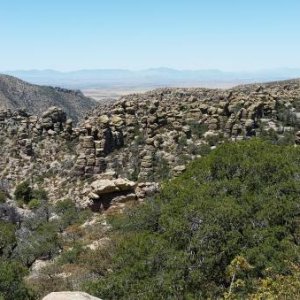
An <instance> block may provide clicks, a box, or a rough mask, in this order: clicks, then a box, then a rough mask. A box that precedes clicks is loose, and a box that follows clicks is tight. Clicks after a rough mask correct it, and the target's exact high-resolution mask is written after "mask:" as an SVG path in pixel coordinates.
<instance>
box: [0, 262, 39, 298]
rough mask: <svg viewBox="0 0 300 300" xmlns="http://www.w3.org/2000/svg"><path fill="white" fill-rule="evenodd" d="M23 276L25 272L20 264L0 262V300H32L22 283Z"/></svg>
mask: <svg viewBox="0 0 300 300" xmlns="http://www.w3.org/2000/svg"><path fill="white" fill-rule="evenodd" d="M25 275H27V270H26V269H25V268H24V267H23V266H22V265H21V264H20V263H18V262H16V261H4V260H0V299H1V298H2V299H5V300H29V299H34V297H33V296H32V295H30V292H29V291H28V289H27V288H26V286H25V284H24V282H23V277H24V276H25Z"/></svg>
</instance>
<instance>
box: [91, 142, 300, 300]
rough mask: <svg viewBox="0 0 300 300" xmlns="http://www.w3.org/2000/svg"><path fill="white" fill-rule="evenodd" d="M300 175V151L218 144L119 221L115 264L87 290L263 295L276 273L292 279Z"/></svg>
mask: <svg viewBox="0 0 300 300" xmlns="http://www.w3.org/2000/svg"><path fill="white" fill-rule="evenodd" d="M299 174H300V149H299V148H295V147H290V146H277V145H272V144H270V143H267V142H263V141H260V140H257V139H253V140H250V141H244V142H238V143H226V144H224V145H221V146H220V147H218V148H217V149H216V150H215V151H213V152H211V153H210V154H209V155H208V156H206V157H204V158H202V159H199V160H196V161H194V162H192V163H191V164H190V165H189V167H188V169H187V171H186V172H185V173H184V174H183V175H182V176H180V177H179V178H176V179H174V180H172V181H170V182H168V183H166V184H165V185H164V186H163V188H162V191H161V193H160V194H159V195H158V196H157V197H156V198H154V199H150V200H148V201H147V202H146V203H145V204H143V205H141V206H139V207H138V208H136V209H134V210H130V211H129V212H128V213H127V214H126V215H124V216H119V217H118V218H116V219H115V220H113V226H114V230H115V232H117V233H118V235H117V236H119V238H118V240H116V243H117V245H116V250H115V253H114V255H112V260H113V261H112V266H111V269H112V271H111V272H109V273H108V275H107V276H104V277H102V278H100V279H98V280H94V281H92V282H90V283H88V284H86V285H85V289H86V290H87V291H88V292H90V293H92V294H94V295H96V296H99V297H101V298H104V299H208V298H210V299H217V298H221V297H225V298H227V299H246V298H248V297H250V295H255V293H256V292H257V295H259V293H260V292H261V290H262V289H263V288H262V287H261V286H260V284H259V282H261V280H264V279H266V278H268V276H269V272H270V270H272V272H273V274H276V276H277V277H274V279H273V281H274V282H275V283H276V282H277V281H278V276H282V277H284V278H287V279H286V280H287V281H289V280H293V278H296V276H295V275H293V274H294V273H292V271H291V268H290V265H291V263H292V264H296V265H297V264H299V261H300V234H299V232H300V206H299V193H300V177H299ZM285 276H288V277H285ZM276 278H277V279H276ZM297 278H298V277H297ZM276 280H277V281H276ZM293 286H295V287H296V288H297V287H298V293H299V285H297V284H294V285H293ZM271 290H272V289H271ZM273 290H276V289H275V288H274V289H273ZM271 292H272V291H271ZM296 293H297V291H296V292H295V294H296ZM253 299H254V298H253ZM258 299H260V298H258Z"/></svg>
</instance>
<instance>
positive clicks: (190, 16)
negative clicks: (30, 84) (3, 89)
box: [0, 0, 300, 71]
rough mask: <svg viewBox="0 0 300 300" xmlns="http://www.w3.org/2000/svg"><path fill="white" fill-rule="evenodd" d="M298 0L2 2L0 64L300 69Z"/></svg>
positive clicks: (19, 66)
mask: <svg viewBox="0 0 300 300" xmlns="http://www.w3.org/2000/svg"><path fill="white" fill-rule="evenodd" d="M299 12H300V1H299V0H272V1H270V0H0V28H1V34H0V37H1V44H0V70H1V71H5V70H7V71H8V70H30V69H55V70H60V71H71V70H78V69H111V68H114V69H115V68H118V69H132V70H139V69H144V68H155V67H169V68H176V69H219V70H224V71H251V70H260V69H271V68H280V67H289V68H300V38H299V35H300V18H299Z"/></svg>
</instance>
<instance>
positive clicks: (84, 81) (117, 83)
mask: <svg viewBox="0 0 300 300" xmlns="http://www.w3.org/2000/svg"><path fill="white" fill-rule="evenodd" d="M3 73H5V74H9V75H12V76H16V77H19V78H21V79H23V80H26V81H28V82H30V83H34V84H42V85H52V86H61V87H65V88H76V89H94V88H95V89H114V88H118V89H122V88H127V89H128V88H147V89H148V88H155V87H164V86H182V87H185V86H209V87H213V86H215V87H223V86H224V87H226V86H232V85H236V84H244V83H253V82H265V81H276V80H285V79H292V78H297V77H300V69H291V68H280V69H270V70H261V71H255V72H254V71H253V72H224V71H220V70H175V69H170V68H153V69H146V70H140V71H131V70H121V69H102V70H78V71H72V72H59V71H54V70H28V71H22V70H17V71H7V72H3Z"/></svg>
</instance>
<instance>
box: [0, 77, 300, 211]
mask: <svg viewBox="0 0 300 300" xmlns="http://www.w3.org/2000/svg"><path fill="white" fill-rule="evenodd" d="M255 136H258V137H259V136H268V137H270V138H276V140H278V141H282V142H285V141H287V140H289V141H293V142H294V141H295V143H296V144H300V83H299V81H288V82H279V83H270V84H264V85H246V86H239V87H236V88H233V89H230V90H218V89H204V88H203V89H200V88H199V89H159V90H155V91H151V92H148V93H145V94H134V95H129V96H125V97H122V98H121V99H119V101H117V102H115V103H110V104H107V105H102V106H99V107H97V108H95V109H94V110H93V111H91V112H90V113H89V115H88V116H87V117H86V118H85V120H83V121H82V122H81V123H80V124H79V125H78V126H76V127H74V125H73V123H72V120H71V119H68V117H67V115H66V113H64V112H63V111H62V109H60V108H57V107H50V108H49V109H48V110H47V111H46V112H44V113H42V114H41V115H40V116H34V115H31V114H29V113H28V112H25V111H23V110H19V111H12V110H5V111H4V110H3V111H1V112H0V141H1V149H0V154H1V157H2V159H1V161H0V167H1V169H0V170H1V171H0V180H1V181H2V182H7V186H8V188H7V189H8V191H10V192H12V191H13V189H14V187H15V186H16V184H17V183H19V182H21V181H22V180H24V179H29V180H30V181H31V183H32V184H33V185H40V186H42V187H43V188H45V189H46V190H47V191H48V192H49V197H50V199H51V201H58V200H60V199H65V198H70V199H72V200H73V201H74V202H76V203H77V204H78V205H79V206H83V207H85V206H91V207H92V209H93V210H96V211H103V210H106V209H108V208H109V207H111V206H113V207H115V206H117V205H119V207H120V208H122V207H123V204H124V202H127V201H128V202H131V201H143V199H144V198H145V197H146V196H149V195H153V193H155V192H156V191H157V190H158V188H159V187H158V184H157V183H158V182H160V181H161V180H164V179H168V178H170V177H172V176H178V175H179V174H180V173H181V172H184V170H185V166H186V164H187V163H188V162H189V161H191V160H193V159H195V158H197V157H199V156H201V155H203V154H205V153H207V151H210V150H211V149H214V148H215V147H216V146H217V144H218V143H222V142H223V141H225V140H232V141H238V140H242V139H248V138H251V137H255Z"/></svg>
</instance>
